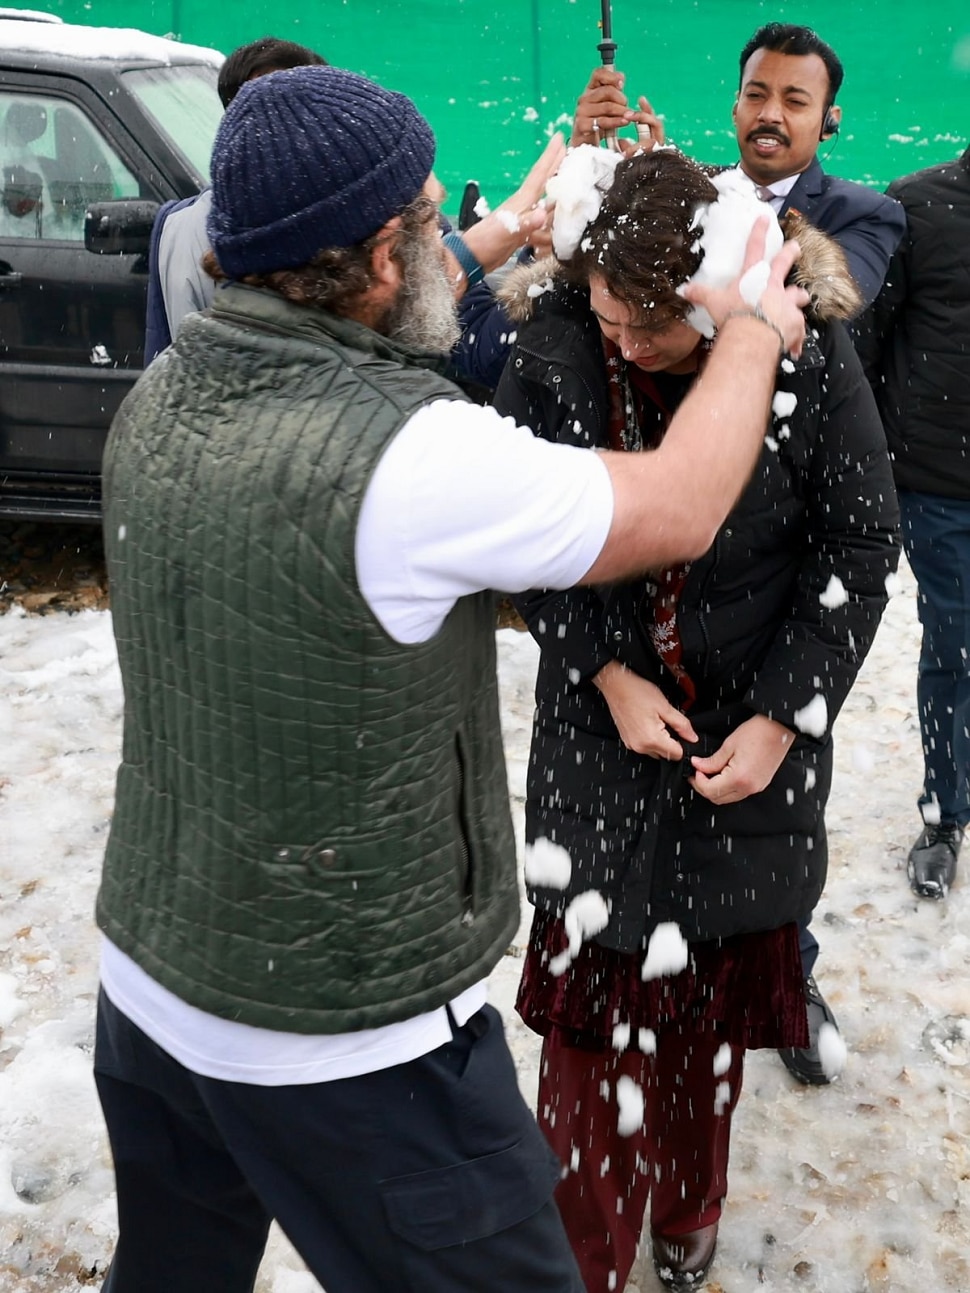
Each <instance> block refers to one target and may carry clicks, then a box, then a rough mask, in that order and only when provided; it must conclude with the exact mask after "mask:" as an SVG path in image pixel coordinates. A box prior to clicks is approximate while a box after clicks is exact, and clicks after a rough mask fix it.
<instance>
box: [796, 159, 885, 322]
mask: <svg viewBox="0 0 970 1293" xmlns="http://www.w3.org/2000/svg"><path fill="white" fill-rule="evenodd" d="M792 210H794V211H798V212H800V213H801V214H802V215H803V216H804V217H805V218H806V220H808V221H810V223H811V224H813V225H814V226H815V228H816V229H821V230H822V232H823V233H827V234H829V235H830V236H831V237H832V238H834V239H835V241H836V242H837V243H838V244H839V245H840V247H841V248H842V250H843V251H844V252H845V255H846V259H847V260H848V262H849V269H850V271H851V273H852V277H853V278H854V279H855V281H856V285H857V287H858V288H859V291H860V292H861V293H862V297H863V304H864V305H870V304H871V303H872V301H873V300H874V299H875V297H876V295H877V294H878V292H879V289H880V288H881V287H882V284H883V280H884V279H885V277H886V270H887V269H888V268H889V261H890V258H891V257H892V254H893V252H894V251H895V250H896V247H897V244H898V243H899V240H900V239H901V238H902V236H903V234H904V233H905V231H906V214H905V212H904V211H903V208H902V207H901V206H900V204H899V203H898V202H896V201H894V200H893V199H892V198H889V197H886V195H885V194H884V193H877V192H876V190H875V189H870V188H867V187H866V185H865V184H854V183H852V181H851V180H840V179H838V178H837V177H836V176H834V175H826V174H825V172H824V171H823V170H822V168H821V166H820V165H819V163H818V159H816V160H815V161H813V162H812V164H811V166H810V167H809V168H808V170H807V171H803V172H802V174H801V175H800V176H799V178H798V181H797V183H796V184H795V185H794V187H793V188H792V190H791V192H790V193H789V194H788V197H787V198H786V200H785V205H784V206H783V207H782V209H781V215H785V213H786V212H788V211H792Z"/></svg>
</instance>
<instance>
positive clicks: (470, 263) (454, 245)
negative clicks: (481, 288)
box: [442, 233, 485, 287]
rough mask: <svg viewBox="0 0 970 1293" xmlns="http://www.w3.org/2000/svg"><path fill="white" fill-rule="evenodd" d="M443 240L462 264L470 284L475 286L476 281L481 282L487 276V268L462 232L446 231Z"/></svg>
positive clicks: (463, 271)
mask: <svg viewBox="0 0 970 1293" xmlns="http://www.w3.org/2000/svg"><path fill="white" fill-rule="evenodd" d="M442 242H443V243H444V244H445V246H446V247H447V248H448V250H449V251H450V252H451V254H452V256H454V258H455V260H457V262H458V264H459V265H460V266H461V268H462V273H463V274H464V275H465V277H466V278H467V279H468V286H469V287H474V286H475V284H476V283H480V282H481V281H482V279H483V278H484V277H485V270H484V269H483V268H482V266H481V265H480V264H479V262H478V260H477V258H476V256H475V253H474V252H473V251H472V249H471V248H470V247H469V245H468V243H467V242H465V240H464V238H463V237H462V236H461V234H460V233H446V234H445V236H444V238H443V239H442ZM459 281H460V280H459Z"/></svg>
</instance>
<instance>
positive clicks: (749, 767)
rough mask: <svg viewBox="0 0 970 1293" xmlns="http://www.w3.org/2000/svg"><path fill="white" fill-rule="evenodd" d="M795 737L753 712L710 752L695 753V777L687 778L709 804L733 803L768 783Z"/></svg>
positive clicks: (753, 793)
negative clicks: (702, 754) (722, 742)
mask: <svg viewBox="0 0 970 1293" xmlns="http://www.w3.org/2000/svg"><path fill="white" fill-rule="evenodd" d="M794 739H795V735H794V733H793V732H792V731H791V729H790V728H787V727H785V726H784V725H783V724H782V723H776V722H775V720H774V719H773V718H768V717H766V716H765V715H764V714H755V715H754V716H753V717H752V718H749V719H748V720H747V722H744V723H742V724H741V726H740V727H738V728H735V730H734V731H733V732H732V733H731V735H730V736H729V737H728V738H727V740H726V741H725V742H724V744H723V745H722V746H721V747H720V749H718V750H715V751H714V753H713V754H710V755H708V756H707V757H706V758H702V757H700V756H699V755H694V757H693V758H692V759H691V763H692V764H693V765H694V776H692V777H689V778H688V781H689V782H690V784H691V785H692V786H693V787H694V789H695V790H696V791H697V793H698V794H699V795H703V796H704V798H705V799H709V800H710V801H711V803H712V804H736V803H738V802H739V801H740V800H742V799H747V798H748V796H749V795H757V794H758V793H760V791H762V790H764V788H765V787H766V786H768V785H770V784H771V779H772V777H773V776H774V775H775V773H776V772H777V771H778V769H779V768H780V767H781V765H782V763H783V761H784V759H785V755H786V754H787V753H788V751H789V750H790V749H791V745H792V742H793V740H794Z"/></svg>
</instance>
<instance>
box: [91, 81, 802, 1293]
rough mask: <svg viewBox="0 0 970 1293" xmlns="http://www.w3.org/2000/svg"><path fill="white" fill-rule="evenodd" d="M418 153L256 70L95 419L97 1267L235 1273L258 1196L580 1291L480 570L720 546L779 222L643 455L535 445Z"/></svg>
mask: <svg viewBox="0 0 970 1293" xmlns="http://www.w3.org/2000/svg"><path fill="white" fill-rule="evenodd" d="M433 160H434V136H433V134H432V131H431V128H430V127H429V126H428V123H427V122H426V121H425V120H424V119H423V117H421V115H420V114H419V113H418V111H417V109H416V108H415V107H414V105H413V103H411V102H410V101H409V100H408V99H406V98H405V97H404V96H403V95H400V94H393V93H389V92H388V91H386V90H384V89H382V88H381V87H380V86H377V85H374V84H373V83H371V82H370V81H367V80H365V79H363V78H362V77H359V76H355V75H353V74H352V73H349V72H345V71H342V70H339V69H336V68H330V67H301V68H297V69H293V70H288V71H279V72H274V73H271V74H269V75H267V76H264V77H260V78H259V79H257V80H255V81H253V82H251V83H250V84H248V85H246V86H245V87H244V88H243V89H242V91H241V92H240V94H239V95H238V96H237V98H236V99H235V100H234V101H233V103H232V104H231V105H230V107H229V109H228V111H227V113H226V115H225V118H224V119H223V122H222V124H221V127H220V130H219V134H218V136H217V139H216V144H215V149H214V155H213V168H212V173H213V184H212V211H211V216H210V220H209V226H208V233H209V241H210V245H211V248H212V253H213V256H214V259H215V262H217V264H218V267H219V272H220V273H221V274H222V275H224V276H225V277H226V278H227V279H228V280H229V282H228V284H227V285H226V286H225V288H224V289H223V290H221V291H220V292H218V293H217V294H216V300H215V302H214V304H213V306H212V309H211V312H208V313H206V314H197V315H192V316H190V317H189V318H188V319H187V320H186V321H185V323H184V325H183V327H182V329H181V330H180V332H179V335H178V338H177V339H176V342H175V344H174V346H173V347H171V348H170V349H169V350H168V351H166V352H165V353H164V354H163V355H162V356H161V357H160V358H159V360H158V361H157V362H156V363H155V364H153V365H152V366H151V368H150V369H149V370H147V371H146V373H145V374H144V375H143V377H142V378H141V380H140V381H139V383H138V384H137V386H136V387H135V389H134V390H133V391H132V393H131V395H130V396H129V398H128V399H127V400H126V401H125V403H124V405H123V406H122V409H121V410H120V411H119V414H118V417H117V419H116V421H115V423H114V426H113V428H112V432H111V436H110V440H109V444H108V448H107V454H106V460H105V530H106V549H107V554H108V564H109V570H110V579H111V590H112V610H113V616H114V628H115V634H116V637H117V642H118V653H119V661H120V665H121V672H122V678H123V682H124V689H125V725H124V748H123V754H122V764H121V768H120V771H119V775H118V786H117V801H116V810H115V814H114V818H113V821H112V827H111V836H110V840H109V843H108V848H107V853H106V857H105V863H104V874H103V881H102V886H101V890H100V894H99V898H98V912H97V915H98V922H99V925H100V927H101V929H102V931H103V932H104V935H105V942H104V951H103V957H102V986H103V992H102V994H101V999H100V1002H99V1020H98V1037H97V1051H96V1059H95V1070H96V1077H97V1082H98V1089H99V1094H100V1097H101V1101H102V1106H103V1109H104V1112H105V1117H106V1121H107V1124H108V1130H109V1136H110V1140H111V1148H112V1154H113V1157H114V1163H115V1171H116V1177H117V1187H118V1212H119V1221H120V1237H119V1241H118V1246H117V1249H116V1253H115V1257H114V1261H113V1264H112V1268H111V1272H110V1274H109V1276H108V1279H107V1281H106V1283H105V1285H104V1288H105V1289H106V1290H108V1291H109V1293H170V1291H171V1290H173V1289H177V1290H178V1291H179V1293H212V1290H214V1289H217V1290H219V1293H248V1291H249V1290H251V1289H252V1288H253V1285H254V1282H255V1278H256V1273H257V1268H258V1265H259V1262H260V1258H261V1255H262V1252H263V1247H264V1245H265V1242H266V1236H267V1232H268V1228H269V1225H270V1221H271V1219H273V1218H276V1219H277V1220H278V1221H279V1223H280V1225H281V1226H282V1227H283V1229H284V1230H285V1231H286V1233H287V1234H288V1235H289V1237H290V1239H291V1240H292V1241H293V1243H294V1245H295V1246H296V1248H297V1249H298V1250H299V1252H300V1253H301V1255H302V1257H303V1258H304V1260H305V1261H306V1263H307V1266H308V1267H309V1269H310V1270H311V1271H312V1272H313V1274H314V1276H315V1277H316V1278H317V1279H318V1280H319V1281H320V1283H321V1284H322V1285H323V1286H324V1287H325V1288H326V1289H327V1291H328V1293H387V1290H389V1289H394V1290H405V1289H414V1290H417V1289H420V1290H421V1291H422V1293H438V1291H444V1290H449V1291H452V1293H457V1291H458V1290H462V1291H463V1293H468V1291H469V1290H481V1293H484V1291H485V1290H489V1291H491V1290H494V1289H502V1290H503V1293H509V1291H510V1290H522V1291H523V1293H524V1291H525V1290H529V1291H530V1293H542V1291H544V1290H548V1291H550V1293H552V1291H555V1293H580V1291H581V1288H582V1285H581V1282H580V1279H579V1275H578V1273H577V1270H576V1267H575V1264H574V1262H573V1259H572V1256H571V1254H570V1252H569V1248H568V1245H567V1243H566V1240H565V1237H564V1235H563V1230H562V1225H561V1222H560V1220H559V1216H558V1213H557V1211H556V1207H555V1204H554V1202H553V1200H552V1194H553V1190H554V1187H555V1185H556V1183H557V1181H558V1179H559V1166H558V1163H557V1162H556V1161H555V1160H554V1158H553V1157H552V1155H551V1153H550V1152H549V1150H548V1149H547V1148H546V1146H545V1143H544V1141H543V1138H542V1136H541V1134H540V1132H539V1130H538V1128H537V1127H536V1124H535V1122H534V1120H533V1118H532V1116H531V1114H530V1112H529V1110H528V1107H527V1106H526V1104H525V1102H524V1101H523V1100H522V1097H521V1095H520V1094H519V1091H518V1088H517V1084H516V1078H515V1069H514V1065H513V1063H512V1060H511V1056H510V1054H509V1051H508V1048H507V1046H506V1043H505V1039H504V1035H503V1031H502V1026H501V1021H500V1019H499V1017H498V1015H497V1013H496V1012H495V1011H494V1010H493V1009H492V1008H491V1007H490V1006H488V1005H487V1004H486V991H485V980H486V978H487V975H488V974H489V972H490V971H491V970H492V968H493V967H494V966H495V964H496V962H497V961H498V959H499V958H500V957H501V956H502V954H503V953H504V951H505V949H506V947H507V946H508V942H509V939H510V938H511V937H512V935H513V933H514V931H515V929H516V927H517V924H518V919H519V915H518V895H517V886H516V877H515V853H514V843H513V835H512V828H511V818H510V813H509V805H508V791H507V785H506V779H505V768H504V762H503V756H502V744H501V733H500V730H499V722H498V700H497V687H496V680H495V633H494V624H495V618H494V615H495V613H494V599H493V596H492V594H491V593H490V592H489V591H488V590H489V589H492V588H502V589H506V590H509V591H521V590H524V589H526V588H529V587H533V586H538V585H541V586H545V587H553V588H565V587H568V586H570V585H572V584H574V583H576V582H578V581H593V582H597V583H602V582H603V581H608V580H611V579H617V578H621V577H625V576H627V575H630V574H632V573H633V572H634V571H635V570H642V569H644V568H645V567H646V566H648V565H655V564H663V563H669V562H671V561H673V560H682V559H687V558H690V557H693V556H695V555H698V554H700V553H701V552H703V551H705V550H706V549H707V547H708V546H709V544H710V542H711V540H712V537H713V535H714V533H715V531H716V529H717V527H718V525H719V524H720V523H721V522H722V521H723V519H724V516H725V514H726V512H727V510H728V508H729V507H730V506H731V503H732V502H733V500H734V499H735V498H736V497H737V495H738V493H739V491H740V489H741V488H742V486H743V483H744V481H745V479H746V477H747V475H748V473H749V472H750V470H751V468H752V466H753V463H754V461H755V458H756V456H757V452H758V449H759V447H760V445H761V441H762V437H763V435H764V430H765V427H766V425H767V423H768V416H769V413H768V410H769V401H770V398H771V392H772V387H773V378H774V373H775V369H776V365H777V362H778V360H779V357H780V354H781V353H782V352H783V351H784V350H789V351H790V352H791V353H793V354H797V353H798V352H799V351H800V349H801V344H802V340H803V337H804V320H803V318H802V315H801V311H800V308H799V307H800V306H802V305H804V304H805V303H806V301H807V294H806V293H804V292H802V291H800V290H799V289H797V288H794V287H787V288H786V287H785V285H784V279H785V275H786V273H787V271H788V269H789V268H790V267H791V264H792V262H793V259H794V258H795V256H796V255H797V244H789V245H788V246H787V247H786V248H785V249H783V250H782V251H781V252H779V253H778V255H777V257H775V259H774V261H773V262H772V264H771V267H770V275H769V277H768V280H767V286H766V288H765V291H764V292H763V294H762V295H761V297H760V298H759V301H758V303H757V305H756V306H752V305H751V304H748V303H746V302H745V301H744V300H743V299H742V297H741V295H740V292H739V289H738V284H737V283H735V284H732V285H731V286H730V287H728V288H726V289H723V290H719V291H713V290H710V289H707V290H705V289H701V288H698V287H695V288H693V289H690V288H688V289H687V291H688V296H689V297H690V299H692V300H695V301H697V302H703V304H704V305H705V306H706V308H707V309H708V310H709V311H710V312H711V314H712V315H713V317H714V318H715V319H716V320H717V321H718V322H719V323H720V324H721V335H720V337H719V339H718V341H717V342H716V344H715V345H714V348H713V351H712V353H711V355H710V358H709V361H708V365H707V369H706V372H705V380H704V382H703V383H702V384H699V385H698V390H697V391H696V393H694V394H692V395H691V396H690V397H689V398H688V399H687V400H686V401H685V402H684V404H683V405H682V407H681V410H680V411H679V412H678V414H677V416H676V417H675V418H674V420H673V423H672V425H671V428H670V431H669V433H668V435H667V437H666V439H665V441H664V444H663V446H662V447H661V448H660V449H658V451H657V452H656V454H653V455H632V454H602V455H598V454H594V453H591V452H589V451H586V450H581V449H576V448H571V447H563V446H554V445H549V444H544V443H542V442H540V441H538V440H535V439H534V438H533V436H532V434H531V432H530V431H529V430H528V429H527V428H521V427H516V426H515V425H514V424H513V423H512V422H511V420H505V421H503V420H502V419H501V418H500V417H499V416H498V414H497V413H496V412H495V411H494V410H493V409H489V408H482V407H479V406H477V405H474V404H472V403H469V402H468V401H466V400H464V399H463V397H462V395H461V393H460V392H459V391H458V389H457V388H456V387H454V386H453V385H451V384H450V383H449V382H447V381H446V380H444V378H443V377H441V376H440V375H439V372H440V370H441V369H443V367H444V363H445V352H446V351H447V349H448V347H449V346H450V345H451V344H452V341H453V339H454V335H455V311H454V305H453V292H452V287H451V283H450V282H449V277H448V273H447V271H446V269H445V264H446V261H445V259H444V254H443V250H442V245H441V239H440V237H439V232H438V225H437V207H436V203H435V201H434V200H433V194H434V193H435V192H436V191H437V183H436V181H435V179H434V176H433V175H432V172H431V168H432V163H433ZM763 247H764V234H763V231H762V233H761V236H760V238H759V237H758V235H757V234H756V235H755V236H754V237H753V239H752V244H751V246H750V247H749V255H748V258H747V263H746V266H745V268H746V269H748V270H750V269H753V268H755V266H756V265H757V264H758V262H759V261H760V259H761V253H762V251H763ZM756 272H757V273H759V274H761V273H763V272H764V271H763V270H761V269H760V268H759V269H758V270H757V271H756ZM739 281H740V280H739ZM712 420H717V422H718V426H719V437H720V442H719V452H718V454H717V455H716V461H712V460H711V458H710V456H709V455H707V454H705V453H704V451H703V446H704V444H705V442H706V439H707V435H708V427H709V425H710V423H711V421H712ZM700 461H705V462H707V464H708V465H707V467H706V470H705V471H704V472H703V473H699V472H698V471H697V466H696V464H697V463H698V462H700Z"/></svg>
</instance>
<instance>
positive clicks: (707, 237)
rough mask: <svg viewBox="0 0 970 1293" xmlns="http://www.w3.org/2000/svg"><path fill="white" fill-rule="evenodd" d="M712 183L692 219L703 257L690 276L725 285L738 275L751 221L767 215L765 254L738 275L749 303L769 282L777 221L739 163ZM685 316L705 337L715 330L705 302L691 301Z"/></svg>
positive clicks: (777, 236)
mask: <svg viewBox="0 0 970 1293" xmlns="http://www.w3.org/2000/svg"><path fill="white" fill-rule="evenodd" d="M713 184H714V187H715V189H716V190H717V195H716V198H715V199H714V201H712V202H710V203H709V204H707V205H705V206H702V207H700V208H699V209H698V211H697V213H696V215H695V217H694V223H693V225H692V229H693V230H694V234H695V237H696V245H697V247H698V249H699V250H700V252H701V254H702V259H701V263H700V268H699V269H698V270H697V272H696V273H694V274H693V275H692V276H691V281H692V282H694V283H703V284H705V285H710V286H712V287H726V286H727V285H728V283H730V282H731V281H732V280H733V279H735V278H737V277H738V275H739V274H740V273H741V270H742V269H743V267H744V257H745V252H746V251H747V246H748V237H749V236H750V234H751V230H752V228H753V226H754V223H755V221H756V220H757V219H758V218H759V217H762V218H764V217H767V218H768V221H769V224H768V230H767V236H766V239H765V256H764V260H762V261H760V262H759V263H758V264H757V265H755V266H753V267H752V268H751V269H749V270H748V271H747V273H746V274H745V276H744V278H743V279H742V281H741V294H742V296H743V297H744V298H745V300H747V301H748V302H749V304H750V305H757V304H758V302H759V300H760V299H761V293H762V292H763V291H764V289H765V285H766V283H767V278H768V262H769V261H770V260H771V259H772V257H773V256H774V255H775V253H776V252H777V251H779V250H780V248H781V244H782V242H783V241H784V235H783V234H782V232H781V226H780V225H779V224H778V219H777V217H776V215H775V213H774V211H773V209H772V208H771V206H770V205H769V204H768V203H767V202H762V201H761V199H760V198H759V196H758V193H757V190H756V189H755V186H754V184H753V183H752V182H751V180H749V179H748V177H747V176H746V175H745V174H744V172H743V171H740V170H738V169H737V167H732V168H731V169H730V170H727V171H721V173H720V174H719V175H715V176H714V179H713ZM687 322H688V323H689V324H690V325H691V327H692V328H696V329H697V331H698V332H700V333H703V335H704V336H705V337H713V336H714V320H713V319H712V318H711V316H710V315H709V314H708V312H707V310H705V309H704V307H703V306H701V305H695V306H693V307H692V308H691V310H690V312H689V314H688V316H687Z"/></svg>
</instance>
